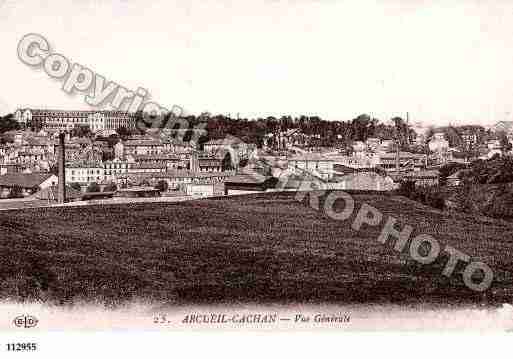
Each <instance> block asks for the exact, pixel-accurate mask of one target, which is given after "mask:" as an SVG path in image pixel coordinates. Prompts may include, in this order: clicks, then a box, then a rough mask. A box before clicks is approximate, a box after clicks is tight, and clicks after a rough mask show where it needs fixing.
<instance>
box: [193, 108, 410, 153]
mask: <svg viewBox="0 0 513 359" xmlns="http://www.w3.org/2000/svg"><path fill="white" fill-rule="evenodd" d="M183 119H185V120H186V121H187V122H188V123H189V126H190V128H194V127H195V126H197V125H199V124H200V123H205V122H206V123H207V127H206V130H207V137H206V138H204V139H203V140H209V139H218V138H224V137H225V136H226V135H233V136H236V137H238V138H240V139H241V140H243V141H245V142H248V143H255V144H257V145H258V146H261V145H262V144H263V141H264V137H265V135H266V134H273V135H275V136H277V135H278V134H279V133H283V132H286V131H289V130H298V132H301V133H302V134H304V135H305V136H306V137H307V138H308V140H307V141H308V142H307V143H305V144H307V145H310V146H344V145H349V144H351V143H352V142H353V141H366V140H367V139H368V138H371V137H378V138H381V139H395V138H398V140H399V141H400V143H401V145H406V144H407V143H410V142H411V140H412V139H413V138H414V137H415V132H414V131H413V130H411V129H410V128H409V127H408V126H407V124H406V121H404V120H403V119H402V118H400V117H395V118H393V119H392V123H393V125H387V124H384V123H382V122H380V121H379V120H378V119H376V118H372V117H370V116H369V115H367V114H362V115H360V116H358V117H356V118H354V119H353V120H351V121H326V120H323V119H321V118H320V117H318V116H299V117H292V116H282V117H279V118H277V117H272V116H270V117H266V118H258V119H246V118H242V119H241V118H237V119H234V118H231V117H228V116H224V115H216V116H207V115H202V116H186V117H183ZM274 138H276V137H274ZM271 141H272V140H271Z"/></svg>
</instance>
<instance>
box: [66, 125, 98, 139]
mask: <svg viewBox="0 0 513 359" xmlns="http://www.w3.org/2000/svg"><path fill="white" fill-rule="evenodd" d="M71 135H72V136H73V137H92V136H93V132H92V131H91V128H90V127H89V125H78V126H75V127H73V129H72V130H71Z"/></svg>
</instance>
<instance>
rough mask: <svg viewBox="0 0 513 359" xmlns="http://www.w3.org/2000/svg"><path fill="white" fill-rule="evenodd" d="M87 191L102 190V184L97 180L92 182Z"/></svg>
mask: <svg viewBox="0 0 513 359" xmlns="http://www.w3.org/2000/svg"><path fill="white" fill-rule="evenodd" d="M86 192H89V193H91V192H100V186H99V185H98V183H96V182H91V183H90V184H89V186H87V190H86Z"/></svg>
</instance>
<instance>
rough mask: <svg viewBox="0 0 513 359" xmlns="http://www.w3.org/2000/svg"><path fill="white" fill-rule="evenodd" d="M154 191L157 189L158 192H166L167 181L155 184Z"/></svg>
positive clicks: (167, 187)
mask: <svg viewBox="0 0 513 359" xmlns="http://www.w3.org/2000/svg"><path fill="white" fill-rule="evenodd" d="M155 189H158V190H159V191H160V192H166V191H167V190H168V189H169V184H168V183H167V181H164V180H160V181H158V182H157V185H156V186H155Z"/></svg>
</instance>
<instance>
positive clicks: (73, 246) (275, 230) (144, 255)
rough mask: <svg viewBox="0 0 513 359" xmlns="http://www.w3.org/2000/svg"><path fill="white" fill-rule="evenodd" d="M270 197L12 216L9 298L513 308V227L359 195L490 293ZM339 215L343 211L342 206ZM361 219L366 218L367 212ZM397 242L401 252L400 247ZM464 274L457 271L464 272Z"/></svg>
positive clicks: (2, 246)
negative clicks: (450, 250)
mask: <svg viewBox="0 0 513 359" xmlns="http://www.w3.org/2000/svg"><path fill="white" fill-rule="evenodd" d="M294 195H295V193H293V192H288V193H268V194H258V195H248V196H241V197H227V198H219V199H209V200H198V201H190V202H182V203H175V204H158V205H156V204H131V205H109V206H87V207H75V208H73V207H69V208H66V207H60V208H44V209H43V208H39V209H38V208H36V209H26V210H22V211H4V212H2V213H1V214H0V231H1V232H0V233H1V234H0V279H1V281H2V286H1V287H0V299H12V300H15V301H21V300H27V301H33V300H42V301H45V302H49V303H59V304H71V303H74V302H82V301H92V302H94V301H100V302H102V303H106V304H114V305H115V304H118V303H121V302H125V301H131V300H149V301H155V302H161V303H176V304H186V303H187V304H189V303H205V304H206V303H233V302H247V303H290V302H302V303H306V302H308V303H318V302H324V303H338V304H358V303H366V304H401V305H418V304H424V303H425V304H427V305H429V304H433V305H448V304H451V305H470V304H483V305H499V304H502V303H511V302H512V299H513V276H512V273H511V269H512V268H513V265H512V264H513V256H512V249H513V224H512V223H507V222H503V221H497V220H490V219H487V218H476V217H471V216H467V215H460V214H447V213H442V212H439V211H436V210H433V209H430V208H428V207H425V206H422V205H420V204H416V203H415V202H412V201H409V200H407V199H404V198H402V197H394V196H389V195H386V194H382V195H378V194H355V195H354V199H355V201H356V208H357V209H358V208H359V206H360V204H361V203H362V202H366V203H368V204H370V205H372V206H374V207H376V208H379V209H380V210H381V211H382V212H383V213H384V215H385V216H386V215H393V216H394V217H396V218H398V220H399V225H400V226H402V225H404V224H410V225H412V226H413V227H414V228H415V231H414V234H415V233H429V234H432V235H434V236H435V237H436V238H437V239H438V240H439V242H440V244H441V247H442V248H444V247H445V245H447V244H450V245H451V246H453V247H455V248H457V249H459V250H460V251H462V252H464V253H467V254H468V255H470V256H471V257H472V258H476V259H479V260H481V261H483V262H485V263H487V264H488V265H489V266H490V267H491V268H492V269H493V270H494V274H495V280H494V283H493V284H492V287H491V288H490V289H489V290H488V291H487V292H485V293H484V294H483V293H477V292H473V291H471V290H469V289H467V288H466V287H465V285H464V284H463V282H462V279H461V275H460V274H455V275H453V276H452V277H451V278H450V279H448V278H446V277H444V276H442V275H441V272H442V269H443V267H444V265H445V262H446V261H447V258H446V257H443V256H442V257H441V258H440V259H439V260H437V261H436V262H435V263H433V264H431V265H420V264H417V263H415V262H413V261H411V260H410V259H408V258H409V257H408V256H407V255H406V254H399V253H397V252H396V251H395V250H393V249H392V248H391V247H392V246H391V245H390V244H387V245H383V244H380V243H378V242H377V240H376V239H377V237H378V235H379V233H380V231H381V228H382V225H380V226H376V227H370V226H364V227H362V229H361V230H360V231H358V232H356V231H354V230H352V229H351V226H350V224H351V222H352V219H353V218H354V214H353V217H352V218H351V219H349V220H348V221H345V222H339V221H334V220H332V219H330V218H328V217H327V216H326V215H325V214H323V213H321V212H318V211H316V210H314V209H312V208H310V207H308V206H307V205H306V204H305V203H300V202H298V201H297V200H296V199H295V198H294ZM338 205H339V204H338V203H337V204H336V206H338ZM355 213H356V211H355ZM392 243H393V242H392ZM461 270H462V268H460V267H457V268H456V272H461Z"/></svg>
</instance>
